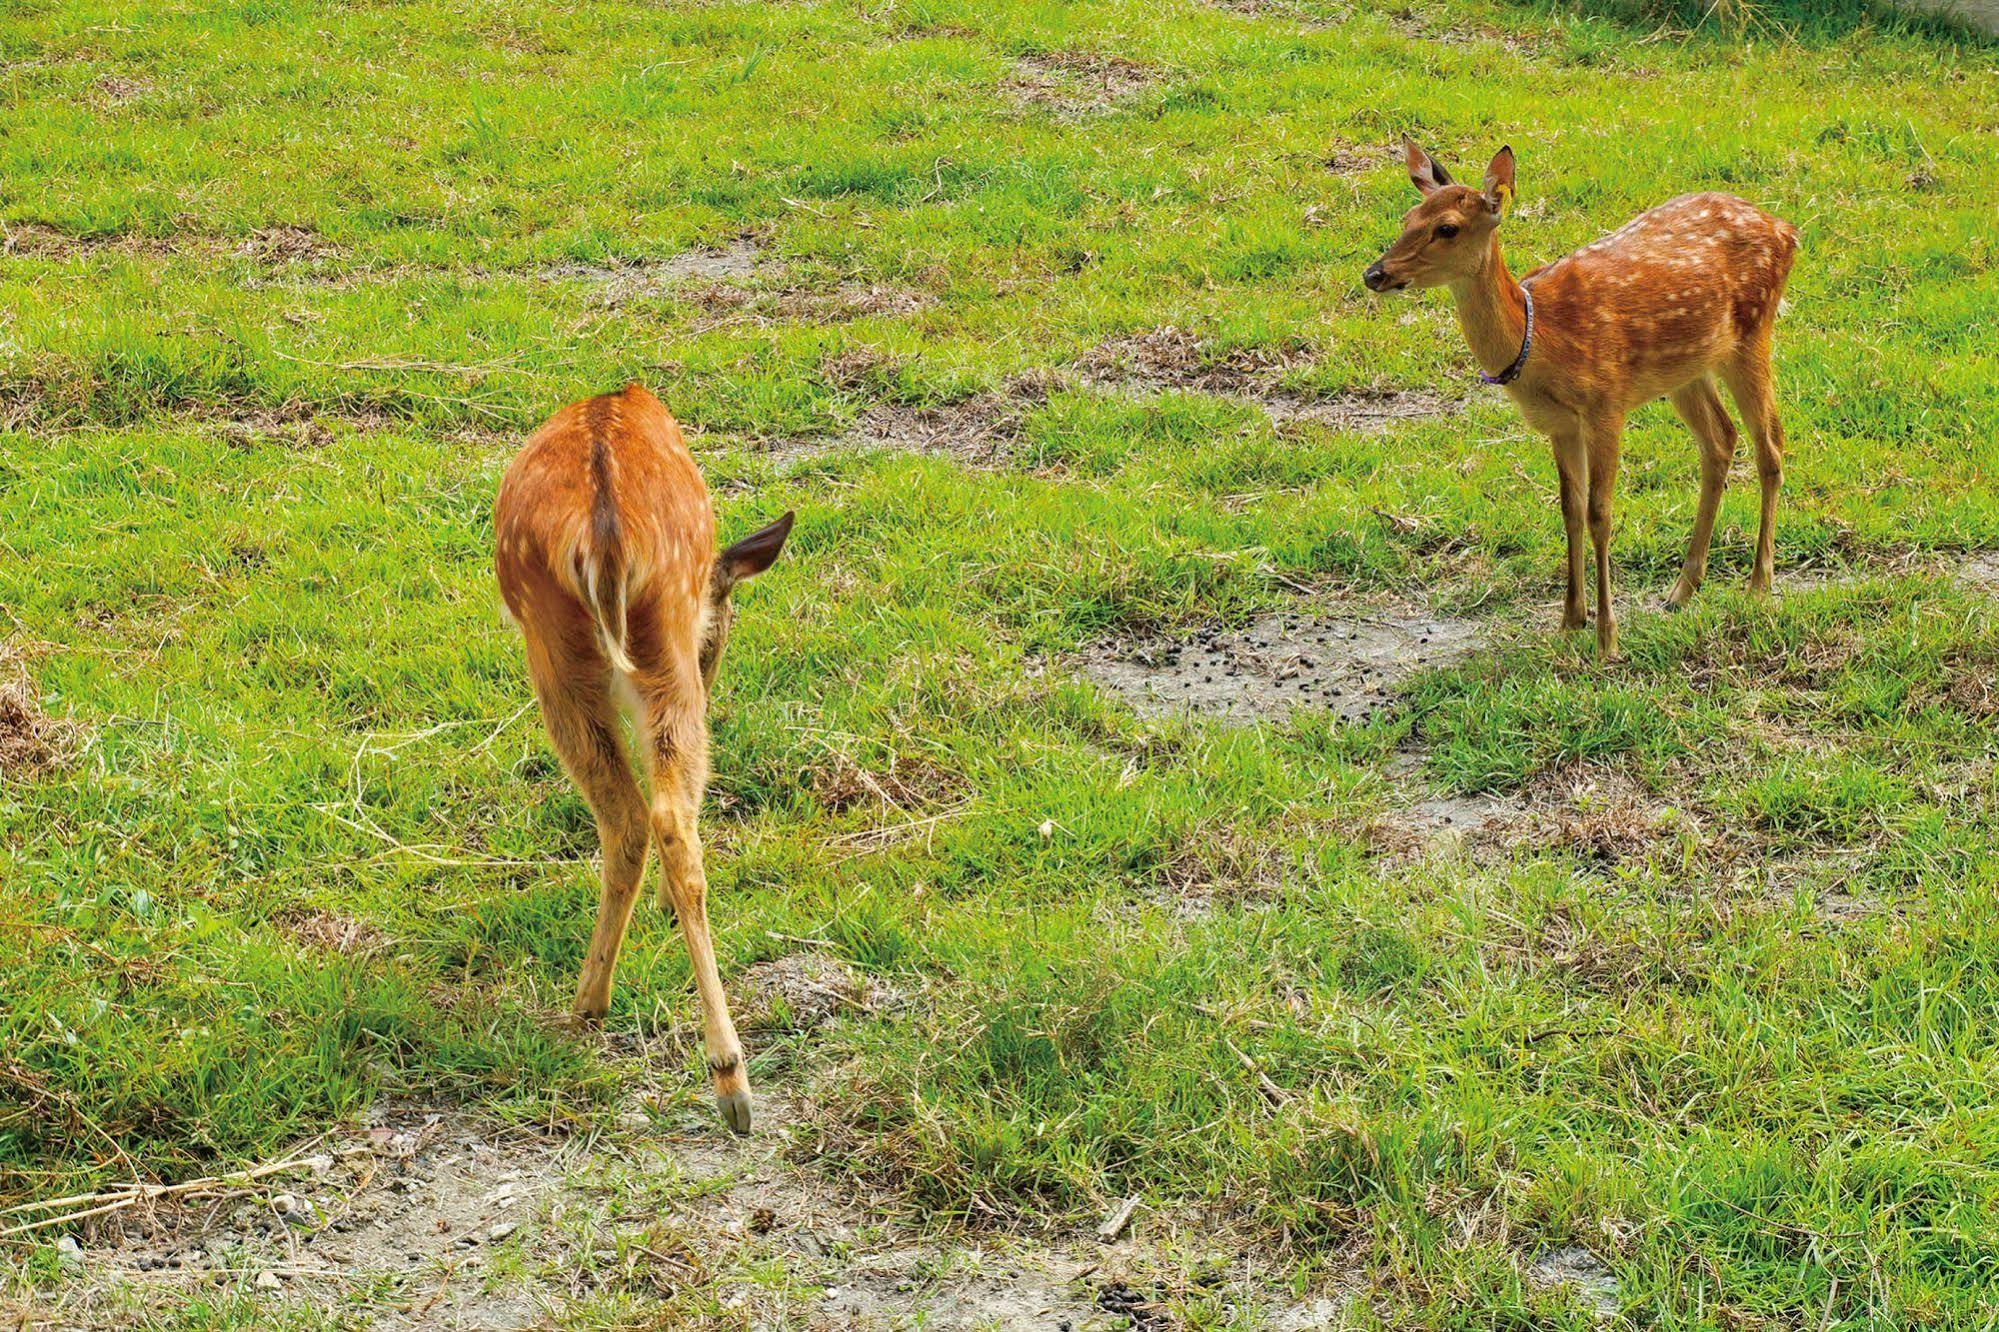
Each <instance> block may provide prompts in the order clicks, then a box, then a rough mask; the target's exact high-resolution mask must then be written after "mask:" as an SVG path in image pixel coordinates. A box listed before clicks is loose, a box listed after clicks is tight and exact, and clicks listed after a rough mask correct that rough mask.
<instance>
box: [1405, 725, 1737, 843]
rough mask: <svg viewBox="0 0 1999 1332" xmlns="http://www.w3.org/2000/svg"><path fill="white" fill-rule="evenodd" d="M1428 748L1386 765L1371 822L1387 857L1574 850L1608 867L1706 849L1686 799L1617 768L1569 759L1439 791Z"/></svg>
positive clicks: (1697, 822)
mask: <svg viewBox="0 0 1999 1332" xmlns="http://www.w3.org/2000/svg"><path fill="white" fill-rule="evenodd" d="M1423 761H1424V751H1423V750H1422V749H1420V748H1415V749H1405V750H1402V751H1400V752H1398V753H1397V754H1395V755H1394V756H1393V757H1392V758H1391V759H1390V761H1389V763H1388V766H1387V775H1388V776H1389V778H1390V779H1391V781H1392V782H1393V783H1394V788H1393V789H1394V800H1393V803H1391V805H1390V806H1389V808H1388V809H1387V811H1386V812H1384V813H1383V814H1382V816H1381V817H1380V818H1378V819H1377V820H1376V821H1375V823H1374V824H1373V826H1372V827H1370V829H1369V839H1370V841H1371V842H1372V844H1373V846H1374V848H1375V849H1376V851H1377V852H1378V853H1380V854H1383V855H1386V856H1388V857H1390V858H1391V859H1403V858H1409V857H1412V856H1419V855H1437V854H1458V855H1463V856H1468V857H1471V858H1473V859H1485V858H1498V857H1503V856H1505V855H1507V854H1511V853H1519V852H1527V853H1530V854H1532V853H1548V852H1555V851H1563V850H1566V851H1570V852H1572V853H1574V854H1575V855H1576V857H1577V858H1578V859H1579V860H1581V861H1583V862H1584V863H1586V864H1591V865H1595V866H1599V867H1602V868H1605V869H1609V868H1616V867H1619V866H1626V865H1634V864H1642V863H1643V862H1644V861H1645V860H1646V859H1647V858H1648V857H1650V856H1651V855H1653V854H1654V853H1656V852H1659V851H1661V850H1662V849H1673V850H1675V851H1677V850H1678V849H1680V848H1681V847H1682V846H1683V845H1684V839H1686V838H1692V839H1694V840H1695V841H1696V842H1697V843H1699V844H1700V845H1701V847H1702V848H1703V849H1706V841H1705V837H1704V829H1703V826H1702V823H1701V820H1700V818H1699V817H1698V815H1697V814H1696V813H1694V812H1693V811H1691V810H1690V809H1689V808H1688V806H1687V804H1686V802H1683V801H1676V800H1674V799H1672V798H1670V797H1668V796H1664V795H1660V794H1658V793H1655V792H1653V791H1651V790H1649V789H1648V788H1647V787H1646V786H1645V785H1644V783H1642V782H1641V781H1639V780H1638V779H1637V777H1636V776H1634V775H1633V774H1632V773H1630V772H1628V771H1626V770H1625V769H1623V768H1620V767H1615V766H1611V765H1606V764H1596V763H1586V762H1578V763H1567V764H1562V765H1560V766H1558V767H1554V768H1550V769H1547V770H1544V771H1542V772H1540V773H1537V774H1535V775H1534V776H1533V777H1531V778H1529V779H1528V780H1527V781H1526V782H1525V783H1523V784H1522V785H1521V786H1520V787H1518V788H1515V789H1513V790H1506V791H1484V792H1477V793H1473V794H1468V795H1460V794H1454V793H1450V792H1444V791H1438V790H1436V789H1435V788H1434V787H1432V786H1431V785H1430V784H1429V783H1428V782H1427V781H1426V780H1425V779H1424V777H1423V774H1422V768H1423Z"/></svg>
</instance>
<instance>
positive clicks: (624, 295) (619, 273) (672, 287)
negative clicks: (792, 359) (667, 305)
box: [541, 239, 783, 309]
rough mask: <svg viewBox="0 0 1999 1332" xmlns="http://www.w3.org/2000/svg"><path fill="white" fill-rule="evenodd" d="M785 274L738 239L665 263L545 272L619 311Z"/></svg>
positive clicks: (558, 268) (573, 267) (567, 267)
mask: <svg viewBox="0 0 1999 1332" xmlns="http://www.w3.org/2000/svg"><path fill="white" fill-rule="evenodd" d="M782 272H783V265H782V264H780V263H778V262H777V261H775V260H773V259H769V258H767V257H766V256H765V254H764V251H763V249H762V247H760V246H758V245H757V244H756V243H755V242H753V241H749V240H742V239H739V240H734V241H730V242H729V243H728V244H726V245H722V246H717V247H713V248H709V249H700V250H688V251H685V252H683V253H681V254H676V255H671V256H669V257H667V258H665V259H652V260H639V261H634V262H632V263H616V264H554V265H551V266H549V267H547V268H544V269H542V270H541V276H542V277H543V278H544V279H546V280H548V281H550V282H566V283H575V284H578V285H581V286H585V287H589V288H592V289H593V290H594V299H593V303H594V304H596V305H599V306H603V307H605V308H608V309H615V308H617V307H618V306H621V305H624V304H626V303H627V302H629V301H635V300H652V299H659V298H663V297H666V296H670V295H672V294H674V293H676V292H678V291H680V290H681V289H683V288H686V287H689V286H693V285H695V284H698V283H707V284H709V286H710V288H711V290H712V289H714V288H715V287H716V286H717V284H726V283H733V282H737V281H742V280H746V279H751V278H763V279H769V278H773V277H776V276H777V275H779V274H780V273H782Z"/></svg>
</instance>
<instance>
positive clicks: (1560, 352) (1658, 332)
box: [1366, 143, 1798, 655]
mask: <svg viewBox="0 0 1999 1332" xmlns="http://www.w3.org/2000/svg"><path fill="white" fill-rule="evenodd" d="M1405 146H1406V152H1407V157H1408V166H1409V178H1410V180H1411V181H1412V182H1414V184H1415V186H1416V189H1417V191H1418V192H1419V193H1420V194H1422V196H1423V200H1422V202H1421V203H1419V204H1417V205H1416V207H1415V208H1413V209H1411V210H1410V212H1409V214H1408V215H1407V216H1406V217H1405V218H1404V219H1403V222H1402V235H1401V237H1400V239H1398V240H1397V241H1396V242H1395V244H1394V245H1393V246H1391V247H1390V248H1389V250H1388V252H1387V253H1386V254H1384V255H1383V256H1382V257H1381V258H1380V260H1378V261H1377V262H1376V263H1375V264H1373V265H1372V266H1371V267H1370V268H1369V269H1368V271H1367V275H1366V282H1367V286H1368V288H1369V289H1370V290H1373V291H1400V290H1403V289H1404V288H1423V287H1435V286H1444V287H1448V288H1449V289H1450V292H1451V296H1452V298H1453V299H1454V300H1455V301H1456V303H1457V312H1458V323H1459V326H1460V327H1462V328H1463V330H1464V334H1465V339H1466V340H1467V341H1468V342H1469V343H1470V344H1471V350H1472V354H1473V356H1475V357H1476V358H1477V359H1478V361H1479V363H1480V365H1481V366H1483V367H1484V369H1485V370H1486V371H1487V373H1489V374H1492V375H1499V374H1501V373H1502V372H1503V371H1504V370H1505V369H1506V367H1508V366H1510V365H1511V364H1512V363H1513V361H1514V358H1515V357H1516V356H1518V355H1519V352H1520V348H1521V342H1522V337H1523V333H1524V331H1525V325H1526V300H1525V298H1524V297H1523V295H1522V291H1521V283H1520V282H1517V281H1515V280H1514V278H1513V275H1512V274H1511V273H1510V272H1508V271H1507V268H1506V260H1505V259H1504V258H1503V257H1502V256H1501V254H1500V249H1499V232H1500V225H1501V218H1502V216H1503V214H1504V212H1505V205H1506V202H1507V201H1508V200H1509V199H1510V198H1511V196H1512V193H1513V180H1514V163H1513V150H1512V149H1511V148H1502V149H1500V150H1499V153H1498V155H1497V156H1495V157H1494V158H1493V159H1492V165H1491V166H1490V168H1488V170H1487V172H1486V177H1485V182H1484V187H1483V188H1482V189H1472V188H1470V187H1469V186H1465V185H1460V184H1458V183H1456V182H1455V181H1453V180H1452V179H1451V177H1450V174H1449V173H1448V172H1447V171H1445V169H1444V168H1443V167H1442V166H1440V165H1438V163H1437V162H1436V161H1435V160H1434V159H1433V158H1431V157H1430V155H1429V154H1428V153H1426V152H1424V151H1423V150H1422V149H1421V148H1419V147H1417V146H1416V145H1415V144H1414V143H1409V144H1406V145H1405ZM1797 245H1798V233H1797V230H1796V228H1794V227H1792V226H1791V225H1790V224H1789V223H1788V222H1783V221H1780V220H1779V219H1777V218H1774V217H1772V216H1770V215H1769V214H1768V213H1765V212H1763V211H1761V210H1760V209H1758V208H1755V207H1753V206H1752V205H1750V204H1747V203H1744V202H1743V201H1742V200H1740V199H1737V198H1735V197H1733V196H1731V195H1726V194H1689V195H1682V196H1681V197H1679V198H1677V199H1673V200H1670V201H1668V202H1666V203H1663V204H1660V205H1659V206H1658V207H1657V208H1654V209H1652V210H1651V211H1649V212H1645V213H1641V214H1639V215H1638V216H1637V217H1636V218H1634V219H1632V220H1631V221H1630V222H1629V223H1627V224H1625V226H1624V227H1623V228H1622V229H1620V230H1619V231H1617V232H1615V233H1613V234H1611V235H1609V236H1606V237H1604V238H1603V239H1602V240H1599V241H1596V242H1595V243H1594V244H1591V245H1587V246H1584V247H1583V248H1582V249H1580V250H1577V251H1576V252H1575V253H1574V254H1571V255H1569V256H1567V257H1566V258H1563V259H1558V260H1556V261H1555V262H1554V263H1552V264H1549V265H1547V266H1546V267H1544V268H1539V269H1536V270H1534V271H1533V272H1531V273H1529V274H1528V275H1527V277H1526V278H1525V279H1524V281H1525V282H1526V283H1527V284H1529V287H1530V288H1531V290H1532V292H1533V298H1534V339H1533V347H1532V351H1531V353H1530V354H1529V356H1528V358H1527V361H1526V363H1525V365H1524V367H1523V368H1522V369H1521V371H1520V375H1519V378H1517V379H1515V380H1514V381H1513V382H1512V383H1510V384H1508V385H1507V386H1506V392H1507V394H1508V395H1509V396H1511V397H1512V399H1513V401H1514V402H1515V403H1517V404H1519V407H1520V411H1521V414H1522V415H1524V416H1525V417H1526V418H1527V422H1528V424H1529V425H1531V426H1533V427H1534V428H1535V429H1536V430H1539V431H1540V432H1541V433H1542V434H1544V435H1546V436H1548V438H1549V439H1550V440H1551V441H1552V442H1553V445H1554V452H1555V470H1556V473H1557V475H1558V476H1559V478H1560V484H1561V503H1562V522H1563V525H1564V527H1565V528H1566V529H1567V533H1568V547H1569V559H1568V595H1567V599H1566V601H1565V604H1564V610H1563V616H1562V627H1563V628H1565V629H1580V628H1582V627H1583V626H1584V625H1585V624H1586V623H1588V611H1587V608H1586V606H1585V603H1584V599H1583V587H1584V572H1583V539H1584V533H1585V529H1587V532H1588V536H1589V539H1590V541H1591V542H1592V544H1593V545H1594V546H1595V550H1596V590H1597V642H1598V646H1599V648H1600V650H1601V651H1603V652H1604V653H1605V654H1606V655H1615V654H1616V651H1617V622H1616V619H1615V616H1614V614H1613V612H1612V610H1611V596H1610V518H1611V499H1612V492H1613V489H1614V487H1615V484H1616V480H1617V461H1618V450H1619V444H1620V441H1621V440H1622V437H1623V433H1624V421H1625V417H1626V416H1627V415H1628V414H1629V413H1630V412H1631V411H1633V410H1634V409H1635V408H1637V407H1639V406H1641V405H1643V404H1644V403H1647V402H1650V401H1652V400H1653V399H1655V398H1660V397H1666V398H1670V399H1671V400H1672V403H1673V406H1674V408H1675V409H1676V410H1677V411H1678V412H1679V414H1680V416H1681V418H1682V419H1683V420H1685V421H1686V423H1687V425H1688V426H1689V427H1690V428H1691V429H1692V430H1693V432H1694V436H1695V437H1696V438H1697V439H1698V440H1699V441H1700V446H1701V490H1700V505H1699V508H1698V509H1697V511H1696V513H1695V518H1694V531H1693V539H1692V541H1691V542H1690V543H1689V544H1688V547H1687V558H1686V563H1685V564H1684V566H1682V568H1681V570H1680V578H1679V581H1678V582H1677V583H1676V584H1675V585H1674V587H1673V590H1672V592H1671V593H1670V594H1669V596H1668V597H1667V605H1668V606H1669V607H1673V608H1678V607H1679V606H1682V605H1684V604H1685V603H1686V601H1687V599H1688V598H1689V597H1691V596H1693V594H1694V592H1695V590H1696V589H1698V588H1699V587H1700V584H1701V580H1702V578H1703V577H1704V576H1705V575H1706V572H1707V554H1708V541H1709V538H1710V537H1711V536H1712V534H1713V531H1714V519H1715V511H1716V509H1717V508H1719V507H1720V504H1721V496H1722V492H1723V490H1724V489H1725V488H1726V487H1727V484H1728V469H1729V463H1730V462H1731V460H1732V459H1733V458H1734V456H1735V427H1734V425H1733V424H1732V423H1731V422H1730V421H1729V419H1728V413H1727V411H1726V410H1724V408H1723V407H1722V404H1721V396H1720V394H1718V393H1717V392H1716V391H1715V381H1716V380H1719V381H1720V382H1721V383H1722V384H1725V385H1726V386H1727V387H1728V391H1729V394H1730V396H1731V397H1733V398H1734V399H1735V405H1736V409H1737V410H1738V411H1739V412H1740V413H1741V414H1742V418H1743V423H1744V424H1745V425H1746V426H1747V427H1748V430H1749V436H1750V438H1751V439H1752V440H1753V441H1754V442H1755V445H1756V468H1757V473H1758V475H1759V477H1760V479H1761V481H1762V489H1763V494H1762V517H1761V523H1760V527H1759V530H1758V533H1757V538H1756V558H1755V564H1754V566H1753V567H1752V569H1751V572H1750V575H1749V588H1750V591H1751V592H1752V593H1754V594H1756V595H1758V596H1761V595H1764V594H1767V593H1768V592H1769V590H1770V577H1771V566H1772V563H1773V561H1774V558H1775V542H1776V531H1775V529H1776V513H1777V489H1778V486H1779V485H1780V484H1781V483H1782V480H1783V473H1784V428H1783V425H1782V423H1781V422H1780V421H1779V420H1778V417H1777V397H1776V389H1775V386H1774V384H1773V382H1772V379H1771V373H1770V341H1771V333H1772V327H1773V325H1774V324H1775V321H1776V318H1777V309H1778V304H1779V301H1780V300H1781V298H1782V296H1783V293H1784V282H1785V279H1786V278H1787V277H1789V275H1790V271H1791V260H1792V258H1793V256H1794V255H1795V254H1796V251H1797Z"/></svg>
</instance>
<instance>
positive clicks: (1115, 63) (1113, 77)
mask: <svg viewBox="0 0 1999 1332" xmlns="http://www.w3.org/2000/svg"><path fill="white" fill-rule="evenodd" d="M1157 78H1158V75H1157V73H1156V72H1155V71H1154V70H1152V69H1151V68H1149V67H1148V66H1145V65H1141V64H1139V63H1138V62H1137V61H1135V60H1127V59H1125V58H1124V57H1123V56H1112V55H1099V54H1097V53H1095V52H1090V51H1056V52H1049V53H1044V54H1041V55H1028V56H1022V57H1020V58H1019V59H1018V60H1016V61H1014V64H1013V70H1012V71H1011V72H1010V73H1009V74H1008V75H1007V76H1006V79H1005V81H1004V83H1003V84H1002V85H1001V86H1002V88H1003V90H1004V91H1005V92H1006V94H1007V96H1009V97H1010V98H1012V99H1013V101H1014V103H1015V104H1016V105H1018V106H1022V107H1034V108H1039V109H1042V110H1046V111H1049V112H1052V113H1053V114H1054V115H1055V116H1057V117H1058V118H1061V119H1076V118H1079V117H1082V116H1087V115H1095V114H1100V113H1102V112H1105V111H1110V110H1112V109H1114V108H1115V107H1116V106H1117V105H1118V104H1119V103H1120V102H1123V101H1125V100H1127V99H1129V98H1132V97H1136V96H1137V95H1138V94H1139V93H1142V92H1144V91H1145V90H1146V89H1147V88H1148V87H1150V86H1152V84H1153V83H1154V82H1156V81H1157Z"/></svg>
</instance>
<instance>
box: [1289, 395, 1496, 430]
mask: <svg viewBox="0 0 1999 1332" xmlns="http://www.w3.org/2000/svg"><path fill="white" fill-rule="evenodd" d="M1257 401H1258V402H1259V403H1261V404H1262V407H1263V410H1265V411H1266V412H1268V413H1270V419H1271V420H1273V421H1276V422H1279V423H1284V422H1289V421H1309V422H1312V423H1314V424H1317V425H1323V426H1327V427H1330V428H1331V429H1334V430H1347V431H1353V432H1356V433H1363V434H1365V433H1369V432H1372V431H1376V430H1386V429H1387V428H1388V427H1389V426H1391V425H1393V424H1395V423H1396V422H1397V421H1415V420H1421V419H1422V418H1424V417H1431V416H1449V415H1451V414H1452V413H1454V412H1458V411H1461V410H1463V406H1464V404H1463V403H1462V402H1460V401H1458V400H1457V399H1455V398H1446V397H1444V396H1443V395H1442V394H1440V393H1430V392H1427V391H1425V390H1422V389H1355V390H1353V391H1351V392H1347V393H1329V394H1318V395H1313V394H1305V393H1272V394H1266V395H1265V396H1263V397H1261V398H1259V399H1257Z"/></svg>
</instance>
